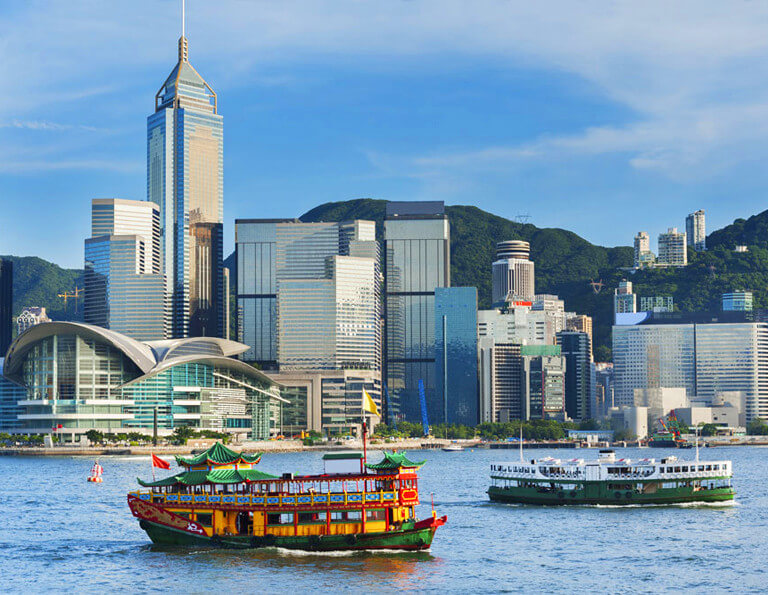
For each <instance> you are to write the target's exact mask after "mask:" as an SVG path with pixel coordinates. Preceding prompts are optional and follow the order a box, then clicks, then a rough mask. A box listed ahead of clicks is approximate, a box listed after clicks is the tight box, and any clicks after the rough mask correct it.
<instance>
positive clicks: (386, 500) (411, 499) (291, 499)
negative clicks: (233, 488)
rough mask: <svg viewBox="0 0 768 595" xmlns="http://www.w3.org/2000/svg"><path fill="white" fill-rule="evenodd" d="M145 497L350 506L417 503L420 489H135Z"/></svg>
mask: <svg viewBox="0 0 768 595" xmlns="http://www.w3.org/2000/svg"><path fill="white" fill-rule="evenodd" d="M131 495H134V496H137V497H138V498H140V499H141V500H146V501H150V502H155V503H164V504H179V505H192V504H194V505H219V506H242V505H249V504H250V505H256V506H275V507H286V506H288V507H296V506H312V505H317V504H322V505H327V506H348V505H355V504H363V502H365V504H398V503H399V504H414V503H418V492H417V491H416V490H413V489H404V490H400V498H399V499H398V492H396V491H392V492H389V491H378V492H326V493H322V494H316V493H304V494H274V495H271V494H237V493H235V494H232V493H215V494H180V493H179V494H163V493H154V492H151V491H142V490H138V491H135V492H131Z"/></svg>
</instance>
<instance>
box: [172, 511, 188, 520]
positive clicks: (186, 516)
mask: <svg viewBox="0 0 768 595" xmlns="http://www.w3.org/2000/svg"><path fill="white" fill-rule="evenodd" d="M174 514H177V515H179V516H183V517H184V518H185V519H188V518H189V513H188V512H177V513H174Z"/></svg>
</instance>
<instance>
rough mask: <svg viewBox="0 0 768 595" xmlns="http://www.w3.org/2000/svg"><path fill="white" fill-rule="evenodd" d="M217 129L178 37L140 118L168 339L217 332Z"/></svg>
mask: <svg viewBox="0 0 768 595" xmlns="http://www.w3.org/2000/svg"><path fill="white" fill-rule="evenodd" d="M223 130H224V122H223V118H222V116H221V115H220V114H219V113H218V103H217V96H216V93H215V92H214V90H213V89H212V88H211V86H210V85H209V84H208V83H207V82H206V81H205V80H204V79H203V77H201V76H200V75H199V74H198V72H197V71H196V70H195V69H194V68H193V67H192V64H190V62H189V53H188V43H187V39H186V37H184V36H183V35H182V37H181V38H180V39H179V54H178V62H177V64H176V66H175V67H174V68H173V70H172V71H171V73H170V74H169V75H168V78H167V79H166V80H165V82H164V83H163V85H162V86H161V87H160V90H159V91H158V92H157V94H156V96H155V111H154V113H153V114H152V115H150V116H149V117H148V118H147V198H148V200H150V201H151V202H154V203H155V204H157V206H158V207H159V209H160V213H159V214H160V260H161V273H163V274H164V275H165V287H166V293H167V294H168V302H169V303H170V305H171V309H170V335H171V336H173V337H188V336H203V335H205V336H217V337H220V336H221V335H222V334H223V332H224V314H223V313H224V304H223V296H224V289H223V282H224V278H223V277H224V271H223V268H224V267H223V239H222V223H223V220H224V205H223V196H224V194H223V192H224V190H223V189H224V161H223V155H224V153H223V151H224V149H223Z"/></svg>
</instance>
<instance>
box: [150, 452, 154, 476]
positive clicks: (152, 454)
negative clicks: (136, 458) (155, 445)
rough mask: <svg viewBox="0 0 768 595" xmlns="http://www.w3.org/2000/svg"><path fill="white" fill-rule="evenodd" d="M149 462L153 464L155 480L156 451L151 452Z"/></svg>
mask: <svg viewBox="0 0 768 595" xmlns="http://www.w3.org/2000/svg"><path fill="white" fill-rule="evenodd" d="M149 464H150V465H151V466H152V481H153V482H154V481H155V453H153V452H151V453H149Z"/></svg>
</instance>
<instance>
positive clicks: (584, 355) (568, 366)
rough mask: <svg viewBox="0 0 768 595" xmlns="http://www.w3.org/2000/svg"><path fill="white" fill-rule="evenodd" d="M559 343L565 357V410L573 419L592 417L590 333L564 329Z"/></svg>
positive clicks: (559, 335) (560, 334)
mask: <svg viewBox="0 0 768 595" xmlns="http://www.w3.org/2000/svg"><path fill="white" fill-rule="evenodd" d="M557 344H558V345H559V346H560V352H561V354H562V356H563V358H565V411H566V413H567V414H568V417H570V418H571V419H589V418H590V417H592V411H591V406H592V384H591V374H592V369H591V363H592V346H591V345H590V340H589V335H587V334H586V333H581V332H577V331H562V332H560V333H558V334H557Z"/></svg>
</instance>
